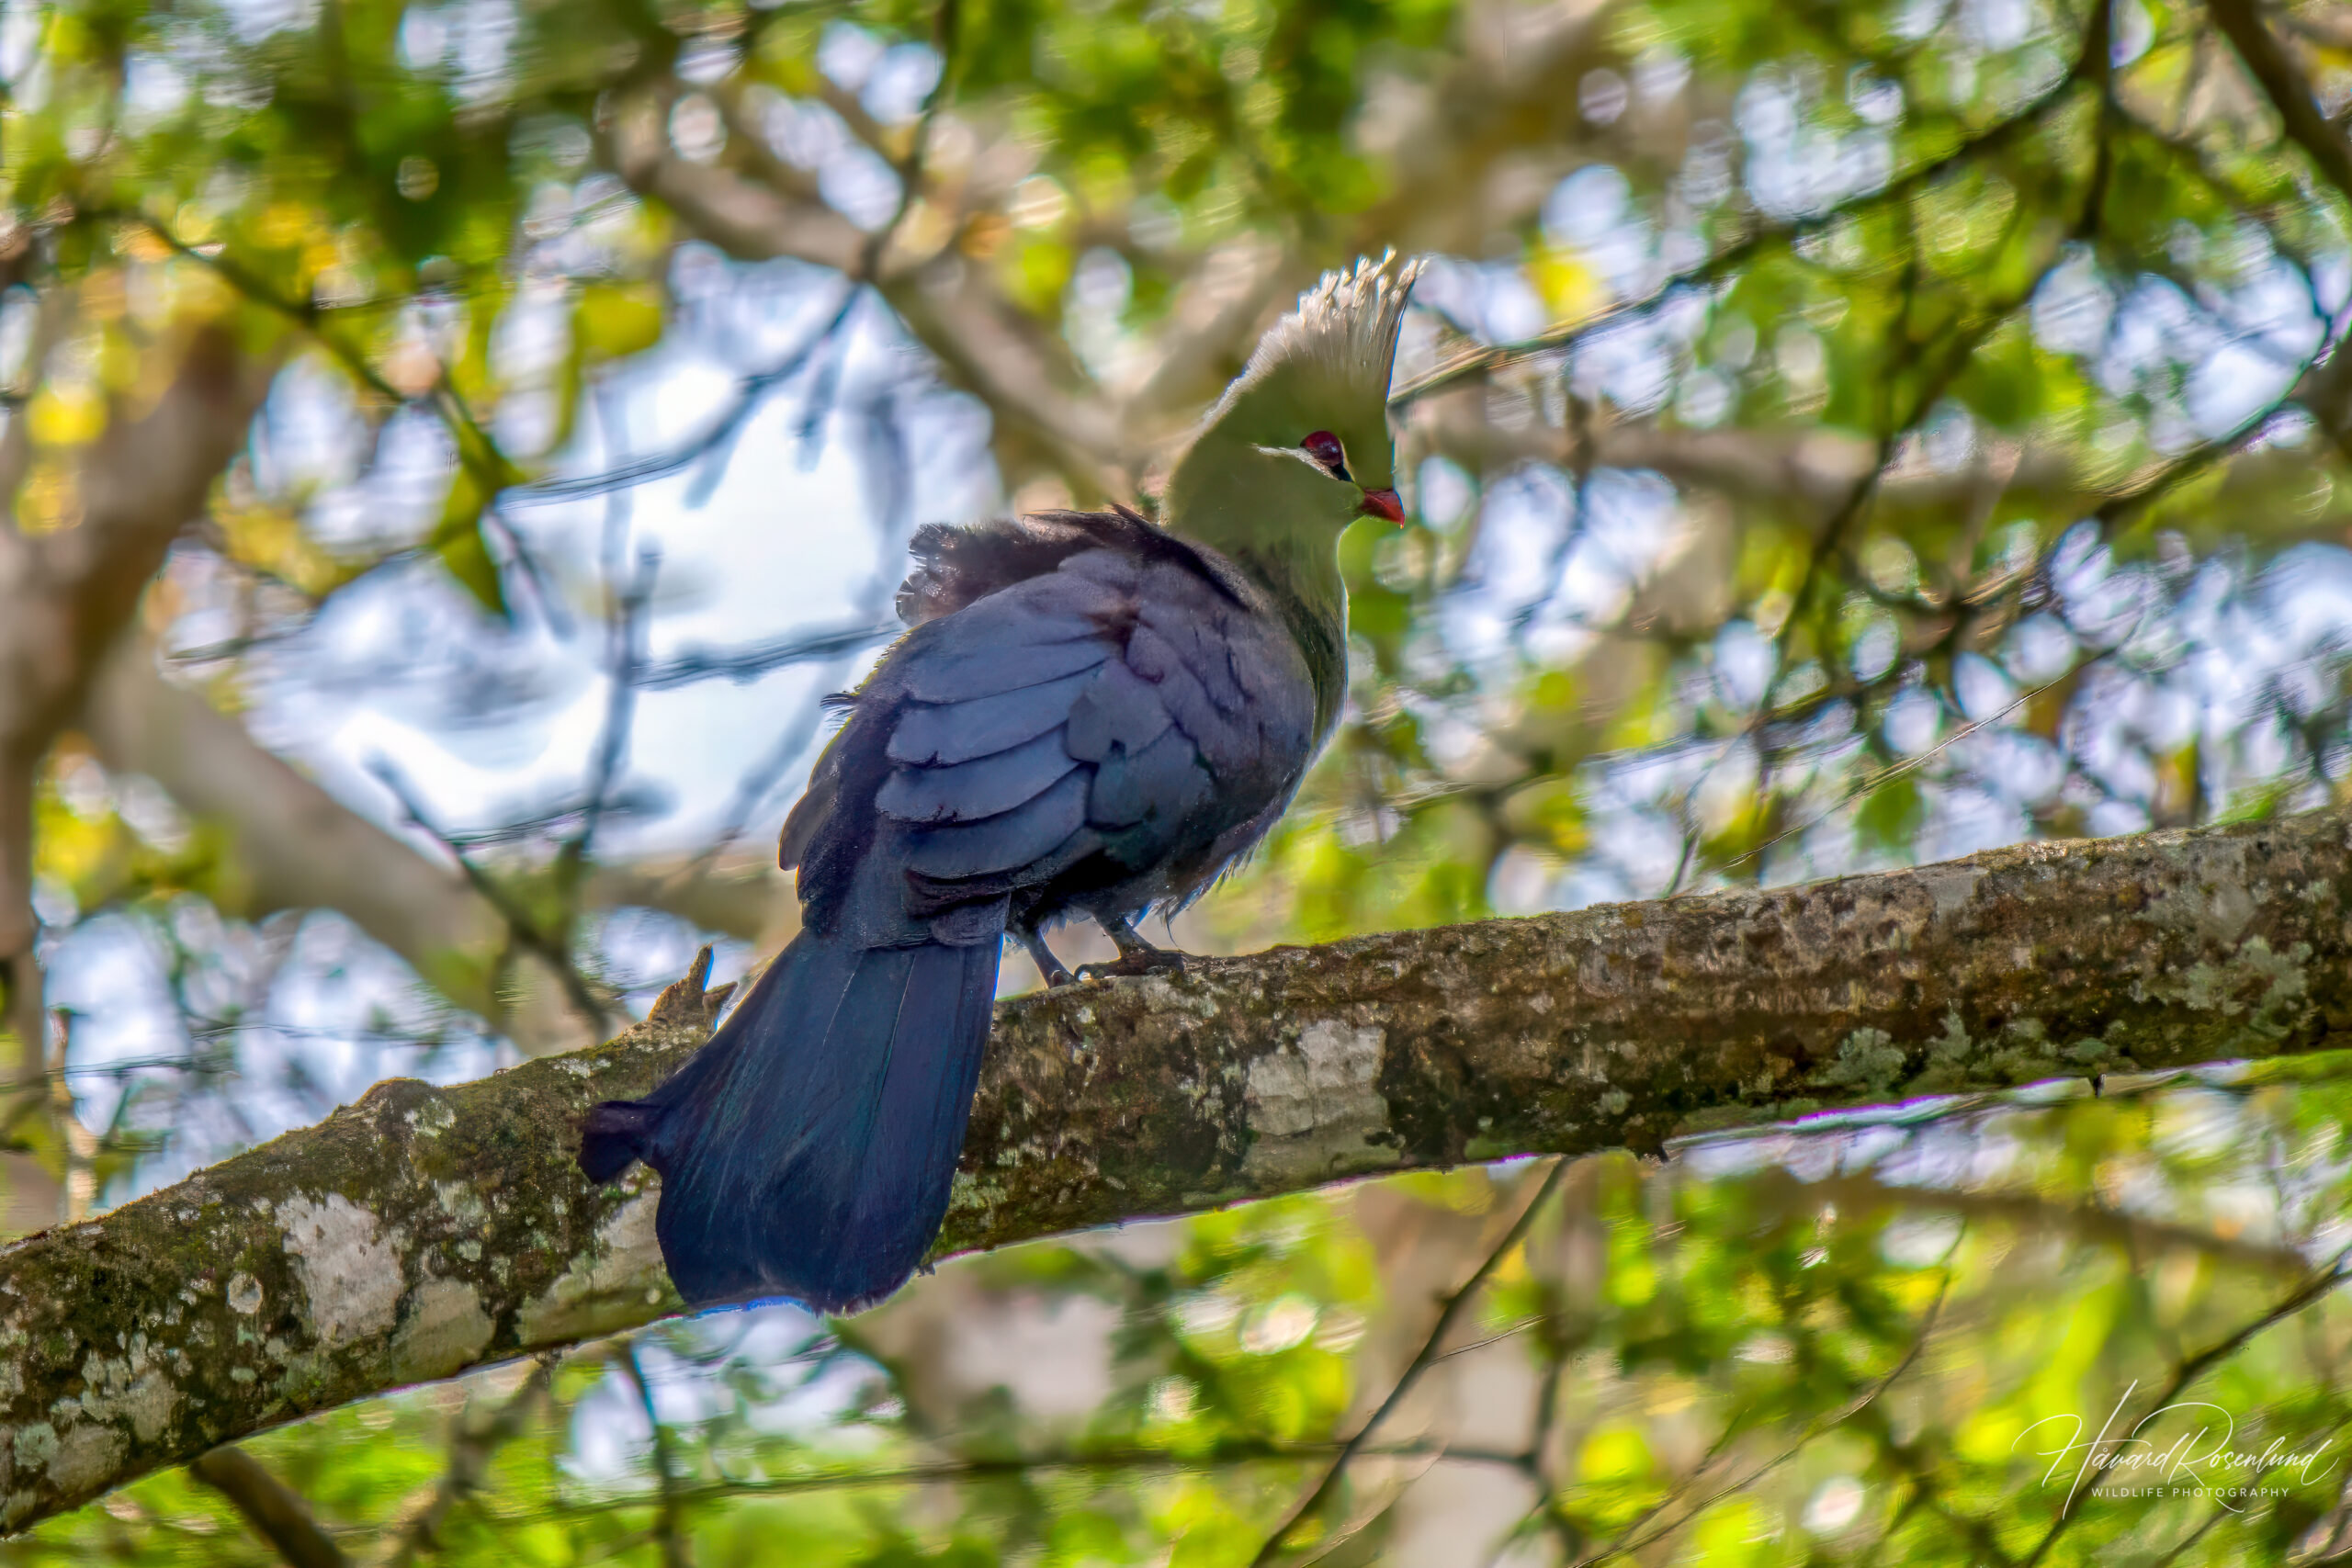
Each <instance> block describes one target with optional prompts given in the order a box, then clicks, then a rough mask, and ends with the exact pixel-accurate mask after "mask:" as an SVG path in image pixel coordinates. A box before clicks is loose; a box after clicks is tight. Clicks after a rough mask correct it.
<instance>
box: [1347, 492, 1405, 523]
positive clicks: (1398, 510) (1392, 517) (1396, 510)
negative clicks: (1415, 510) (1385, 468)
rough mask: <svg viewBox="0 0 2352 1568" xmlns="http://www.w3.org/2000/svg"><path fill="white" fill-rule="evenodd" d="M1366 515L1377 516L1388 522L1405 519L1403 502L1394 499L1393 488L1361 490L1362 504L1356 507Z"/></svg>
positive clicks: (1398, 521) (1399, 521)
mask: <svg viewBox="0 0 2352 1568" xmlns="http://www.w3.org/2000/svg"><path fill="white" fill-rule="evenodd" d="M1356 510H1357V511H1358V512H1361V513H1363V515H1365V516H1366V517H1379V518H1383V519H1385V520H1386V521H1388V522H1390V523H1402V522H1404V521H1405V503H1404V502H1401V501H1399V500H1397V492H1396V491H1393V490H1368V491H1364V492H1363V505H1362V506H1359V507H1358V508H1356Z"/></svg>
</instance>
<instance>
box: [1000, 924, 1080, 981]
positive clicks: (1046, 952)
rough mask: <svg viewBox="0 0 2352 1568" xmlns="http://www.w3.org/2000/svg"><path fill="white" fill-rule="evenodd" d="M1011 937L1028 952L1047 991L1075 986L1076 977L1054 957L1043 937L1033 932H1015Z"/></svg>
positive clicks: (1066, 965) (1067, 966)
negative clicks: (1059, 987)
mask: <svg viewBox="0 0 2352 1568" xmlns="http://www.w3.org/2000/svg"><path fill="white" fill-rule="evenodd" d="M1012 936H1013V939H1014V940H1015V941H1017V942H1020V943H1021V945H1022V946H1023V947H1024V948H1026V949H1027V950H1028V953H1029V958H1030V961H1031V962H1032V963H1034V964H1036V965H1037V974H1038V976H1039V977H1040V978H1042V979H1043V980H1044V981H1045V982H1046V989H1047V990H1049V991H1050V990H1052V989H1053V988H1054V987H1057V986H1070V985H1075V984H1077V982H1078V976H1075V975H1073V974H1071V973H1070V972H1069V965H1068V964H1064V963H1063V962H1062V961H1061V960H1060V959H1058V958H1056V957H1055V956H1054V950H1053V949H1052V948H1050V947H1047V946H1046V939H1045V938H1044V937H1041V936H1039V935H1038V934H1037V933H1036V932H1035V931H1014V932H1013V933H1012Z"/></svg>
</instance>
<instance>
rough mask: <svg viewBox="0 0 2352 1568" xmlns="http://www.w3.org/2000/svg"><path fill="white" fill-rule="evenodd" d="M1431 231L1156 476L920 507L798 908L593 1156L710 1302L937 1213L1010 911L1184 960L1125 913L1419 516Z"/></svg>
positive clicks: (851, 1295) (1046, 963)
mask: <svg viewBox="0 0 2352 1568" xmlns="http://www.w3.org/2000/svg"><path fill="white" fill-rule="evenodd" d="M1418 274H1419V267H1418V265H1415V264H1409V263H1408V264H1401V265H1400V264H1399V263H1397V261H1396V260H1395V258H1394V257H1393V256H1392V257H1386V258H1383V259H1382V260H1381V261H1379V262H1376V263H1375V262H1359V263H1358V264H1357V265H1355V266H1353V267H1352V268H1350V269H1348V270H1346V271H1341V272H1333V273H1329V274H1327V275H1325V276H1324V277H1323V279H1322V281H1321V282H1319V283H1317V285H1316V286H1315V287H1314V288H1311V289H1309V290H1307V292H1306V294H1304V295H1302V296H1301V297H1300V299H1299V301H1298V308H1297V309H1296V310H1294V311H1293V312H1291V313H1290V314H1289V315H1286V316H1284V317H1283V319H1282V320H1281V321H1279V322H1278V323H1277V324H1276V325H1275V326H1274V328H1273V329H1272V331H1271V332H1269V333H1267V334H1266V337H1265V339H1264V341H1263V342H1261V344H1259V346H1258V349H1257V352H1256V353H1255V354H1253V355H1251V356H1250V363H1249V366H1248V367H1247V368H1245V369H1244V370H1243V372H1242V374H1241V376H1240V378H1238V379H1237V380H1236V381H1235V382H1234V383H1233V385H1232V386H1231V387H1229V388H1228V389H1227V390H1226V393H1225V396H1224V397H1223V398H1222V399H1220V400H1218V402H1217V405H1216V408H1215V409H1213V410H1212V411H1211V412H1210V413H1209V415H1208V418H1207V420H1206V421H1205V422H1204V424H1203V425H1202V427H1201V430H1200V432H1199V434H1197V435H1196V436H1195V437H1194V438H1193V444H1192V446H1191V447H1190V448H1189V449H1188V450H1187V451H1186V452H1185V454H1184V455H1183V457H1182V458H1181V459H1180V460H1179V461H1178V462H1177V464H1176V467H1175V468H1174V470H1173V471H1172V472H1171V473H1170V477H1169V482H1168V489H1167V494H1166V497H1165V500H1164V504H1163V507H1162V513H1163V514H1162V517H1161V519H1160V521H1159V524H1157V525H1155V524H1153V523H1152V522H1150V521H1148V520H1147V519H1146V518H1144V517H1142V516H1140V515H1138V514H1137V513H1134V512H1132V511H1129V510H1127V509H1126V508H1125V507H1114V508H1113V509H1112V510H1111V511H1108V512H1047V513H1033V514H1031V515H1028V516H1024V517H1020V518H1015V519H1011V520H1000V521H996V522H990V523H984V524H980V525H976V526H972V527H950V526H946V525H931V526H928V527H925V528H924V529H922V531H921V532H920V533H918V534H917V536H916V537H915V541H914V545H913V554H914V557H915V561H916V567H915V570H914V571H913V573H912V574H911V575H910V577H909V578H908V579H907V581H906V582H905V584H904V585H903V586H902V587H901V588H900V589H899V615H900V617H901V618H902V619H904V620H905V621H906V622H907V623H908V625H909V626H910V627H911V628H912V629H911V630H910V631H909V633H908V634H907V635H906V637H903V638H901V639H900V640H899V643H898V644H897V645H896V646H895V647H893V648H892V649H890V651H889V652H888V654H886V655H885V656H884V657H883V658H882V660H881V661H880V662H879V663H878V664H876V666H875V669H874V672H873V674H872V675H870V676H869V677H867V679H866V681H865V684H864V685H862V686H861V687H859V688H858V690H857V691H856V692H855V693H854V694H852V695H850V696H848V697H845V698H842V699H839V700H840V701H841V703H842V706H844V707H845V708H846V709H847V710H848V721H847V722H846V723H845V724H844V725H843V726H842V728H841V731H840V732H839V733H838V734H837V735H835V736H834V738H833V740H832V743H831V745H830V746H828V747H827V748H826V749H825V751H824V754H823V756H821V757H820V759H819V760H818V762H817V766H816V769H815V772H814V773H812V774H811V775H810V778H809V789H808V792H807V794H806V795H803V796H802V798H801V800H800V802H799V804H798V805H797V807H795V808H794V809H793V812H792V815H791V817H790V818H788V819H787V820H786V823H785V828H784V840H783V844H782V852H781V854H780V856H779V860H780V862H781V863H782V864H783V865H784V866H786V868H793V867H797V868H798V871H799V891H800V898H801V905H802V929H801V932H800V934H799V935H798V936H797V937H795V938H794V939H793V941H792V943H791V945H790V946H788V947H786V949H785V951H784V952H783V953H780V954H779V955H778V956H777V958H776V960H775V962H774V963H773V964H770V965H769V966H768V968H767V971H766V973H765V974H763V976H761V978H760V980H759V982H758V983H757V984H756V985H754V986H753V987H752V990H751V994H750V995H749V996H747V997H745V998H743V1000H742V1002H741V1005H740V1006H738V1007H737V1008H736V1010H734V1012H733V1013H732V1014H731V1015H730V1016H729V1019H728V1020H727V1021H726V1023H725V1024H724V1025H723V1026H722V1027H721V1028H720V1029H719V1030H718V1033H717V1034H715V1035H714V1036H712V1038H711V1040H710V1043H708V1044H707V1045H705V1046H704V1047H703V1048H702V1049H701V1050H700V1051H699V1052H697V1053H696V1054H695V1056H694V1057H693V1058H692V1059H691V1060H690V1061H689V1062H688V1063H687V1064H686V1065H685V1066H684V1067H681V1068H680V1069H679V1070H678V1072H677V1073H676V1074H675V1075H673V1077H671V1078H670V1079H669V1080H668V1081H666V1082H665V1083H663V1084H662V1087H661V1088H659V1089H655V1090H654V1091H653V1093H652V1094H650V1096H648V1097H647V1098H646V1099H644V1100H623V1101H610V1102H607V1103H605V1104H603V1105H600V1106H598V1107H596V1108H595V1109H594V1111H591V1112H590V1115H589V1119H588V1122H587V1125H586V1128H585V1132H584V1135H583V1137H582V1145H581V1151H580V1162H581V1165H582V1168H583V1169H585V1170H586V1171H587V1172H588V1174H589V1175H590V1176H591V1177H592V1178H594V1179H598V1180H610V1179H613V1178H615V1177H616V1176H618V1175H619V1174H620V1173H621V1172H622V1171H623V1170H625V1169H627V1168H628V1166H629V1164H630V1163H631V1162H632V1161H634V1160H639V1159H642V1160H644V1161H646V1162H647V1163H648V1164H650V1165H651V1166H652V1167H653V1168H655V1169H657V1170H659V1171H660V1172H661V1173H662V1200H661V1214H660V1219H659V1222H658V1225H657V1231H658V1234H659V1235H660V1238H661V1243H662V1257H663V1258H664V1259H665V1260H666V1261H667V1262H668V1264H669V1268H670V1274H671V1278H672V1280H673V1281H675V1283H676V1285H677V1288H678V1291H679V1292H680V1294H682V1295H683V1296H684V1298H685V1299H686V1300H687V1301H688V1302H690V1303H695V1304H696V1305H710V1304H716V1303H727V1302H741V1301H750V1300H756V1299H763V1298H770V1297H787V1298H790V1299H793V1300H796V1301H799V1302H802V1303H807V1304H808V1305H809V1306H811V1307H814V1308H816V1309H818V1310H820V1311H827V1312H838V1311H852V1310H855V1309H856V1308H858V1307H860V1306H863V1305H865V1304H867V1303H873V1302H876V1301H878V1300H880V1299H881V1298H882V1297H884V1296H887V1295H888V1294H889V1293H890V1292H892V1291H894V1290H896V1289H897V1288H898V1287H899V1284H900V1282H902V1281H903V1280H905V1279H906V1278H907V1276H908V1275H909V1274H910V1272H912V1271H913V1269H914V1268H915V1267H916V1265H917V1264H919V1263H920V1262H921V1261H922V1258H923V1255H924V1252H925V1250H926V1249H927V1248H928V1247H930V1245H931V1243H932V1241H933V1237H934V1236H936V1235H937V1234H938V1230H939V1224H940V1221H941V1219H942V1217H943V1216H944V1214H945V1213H946V1206H947V1196H948V1188H949V1183H950V1179H951V1178H952V1177H953V1175H954V1172H955V1168H956V1156H957V1155H958V1154H959V1153H960V1152H961V1150H962V1147H963V1143H964V1128H965V1122H966V1119H967V1117H968V1115H969V1114H970V1111H971V1102H972V1093H973V1089H974V1085H975V1082H976V1080H977V1078H978V1072H979V1062H980V1054H981V1048H982V1046H983V1045H984V1044H985V1043H986V1041H987V1038H988V1030H989V1015H990V1011H991V1005H992V1003H993V1000H994V998H995V994H996V976H997V962H998V958H999V956H1000V954H1001V950H1002V943H1003V939H1004V938H1006V937H1008V936H1010V937H1012V938H1014V939H1015V940H1018V941H1020V942H1023V944H1024V945H1025V946H1026V947H1027V948H1028V950H1029V952H1030V953H1032V954H1033V955H1034V956H1035V958H1036V961H1037V964H1038V967H1039V969H1040V970H1041V971H1043V973H1044V974H1045V976H1046V980H1047V981H1048V983H1049V984H1056V985H1058V984H1064V983H1067V982H1068V981H1069V977H1070V976H1069V972H1068V971H1067V970H1066V969H1064V968H1063V966H1062V965H1061V964H1060V963H1059V962H1058V961H1057V960H1056V959H1055V957H1054V955H1053V953H1051V952H1050V951H1049V950H1048V949H1047V948H1046V943H1045V941H1044V939H1043V937H1042V935H1041V931H1042V930H1043V928H1045V927H1046V926H1047V925H1048V924H1050V923H1051V922H1054V921H1057V920H1060V919H1066V918H1068V917H1070V916H1072V915H1080V914H1083V915H1087V916H1091V918H1092V919H1095V920H1096V921H1097V922H1099V923H1100V924H1101V925H1102V926H1103V929H1104V930H1105V931H1108V932H1109V933H1110V935H1111V938H1112V940H1113V941H1114V942H1116V943H1117V944H1118V948H1119V952H1120V955H1121V956H1120V963H1119V964H1115V965H1112V966H1110V967H1111V968H1112V969H1113V971H1114V972H1129V973H1133V972H1138V971H1141V970H1145V969H1148V968H1153V967H1159V966H1167V965H1171V964H1179V963H1181V959H1180V958H1179V957H1178V955H1176V954H1173V953H1161V952H1159V951H1158V950H1156V949H1154V948H1152V947H1150V946H1149V945H1148V944H1147V943H1146V942H1144V941H1143V940H1142V938H1140V937H1139V936H1137V935H1136V931H1135V926H1134V921H1135V919H1136V918H1137V917H1138V916H1139V915H1141V914H1143V913H1146V912H1148V911H1152V910H1159V911H1168V910H1172V909H1175V908H1181V907H1182V906H1183V905H1184V904H1185V903H1187V902H1188V901H1190V900H1191V899H1193V898H1194V897H1198V896H1199V895H1200V894H1201V893H1202V892H1203V891H1204V889H1206V888H1207V887H1208V886H1210V885H1211V884H1213V883H1214V882H1215V881H1216V879H1217V878H1218V877H1219V876H1220V875H1222V874H1224V873H1225V872H1226V870H1227V868H1229V867H1230V866H1232V865H1233V864H1234V863H1235V862H1236V861H1237V860H1238V859H1239V858H1240V857H1242V856H1243V855H1246V854H1247V853H1248V852H1250V849H1251V847H1252V846H1254V845H1255V844H1256V843H1257V842H1258V840H1260V839H1261V838H1262V837H1263V836H1264V835H1265V832H1266V830H1267V829H1269V828H1271V827H1272V825H1273V823H1274V821H1275V819H1276V818H1279V817H1280V816H1281V815H1282V813H1283V809H1284V807H1287V806H1288V805H1289V804H1290V800H1291V796H1292V795H1294V794H1295V792H1296V790H1297V788H1298V784H1299V781H1300V779H1301V778H1302V777H1304V776H1305V774H1306V768H1307V764H1308V763H1309V762H1310V761H1313V760H1314V757H1315V754H1316V752H1317V750H1320V748H1321V747H1322V745H1323V742H1324V741H1325V740H1326V739H1329V735H1330V733H1331V729H1332V727H1333V726H1334V725H1335V724H1336V723H1337V721H1338V718H1339V712H1340V701H1341V698H1342V696H1343V695H1344V694H1345V692H1346V689H1347V593H1346V590H1345V587H1344V586H1343V584H1342V582H1341V581H1340V565H1339V541H1340V534H1341V532H1342V531H1344V530H1345V529H1346V528H1347V527H1348V525H1350V524H1351V523H1353V522H1354V521H1355V520H1356V519H1357V518H1358V517H1362V516H1367V515H1368V516H1374V517H1381V518H1385V519H1387V520H1388V521H1390V522H1401V521H1402V520H1403V517H1404V512H1403V508H1402V506H1401V505H1400V504H1399V502H1398V501H1397V491H1396V486H1395V479H1394V477H1393V472H1392V470H1393V466H1394V463H1395V454H1394V451H1393V448H1392V446H1391V441H1390V436H1389V431H1388V420H1387V397H1388V381H1389V373H1390V369H1391V367H1392V365H1393V363H1394V360H1395V357H1396V350H1397V329H1398V326H1399V324H1400V322H1401V321H1402V319H1403V314H1404V309H1405V301H1406V296H1407V295H1408V292H1409V291H1410V290H1411V288H1412V285H1413V281H1414V279H1415V277H1416V276H1418Z"/></svg>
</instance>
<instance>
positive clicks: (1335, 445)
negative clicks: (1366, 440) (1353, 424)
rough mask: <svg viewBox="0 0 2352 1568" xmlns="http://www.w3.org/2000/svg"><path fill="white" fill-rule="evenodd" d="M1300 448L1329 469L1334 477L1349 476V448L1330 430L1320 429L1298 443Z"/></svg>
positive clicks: (1343, 477) (1342, 477)
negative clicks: (1341, 444) (1342, 444)
mask: <svg viewBox="0 0 2352 1568" xmlns="http://www.w3.org/2000/svg"><path fill="white" fill-rule="evenodd" d="M1298 447H1299V450H1300V451H1302V452H1304V453H1306V455H1307V456H1308V457H1312V458H1314V459H1315V460H1316V461H1317V462H1318V463H1320V464H1322V465H1323V467H1324V468H1326V469H1328V470H1329V472H1330V475H1331V477H1332V478H1333V479H1346V478H1347V477H1348V449H1347V448H1346V447H1344V446H1340V438H1339V437H1338V436H1336V435H1334V434H1331V433H1330V432H1329V431H1328V430H1318V431H1317V432H1316V433H1315V434H1312V435H1310V436H1308V437H1307V438H1306V440H1304V441H1302V442H1300V443H1299V444H1298Z"/></svg>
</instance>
